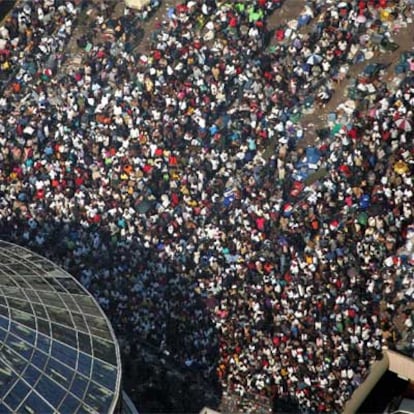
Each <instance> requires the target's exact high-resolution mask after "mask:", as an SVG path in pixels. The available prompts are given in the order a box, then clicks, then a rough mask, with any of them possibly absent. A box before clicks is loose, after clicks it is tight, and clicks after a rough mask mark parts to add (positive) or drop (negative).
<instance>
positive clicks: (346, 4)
mask: <svg viewBox="0 0 414 414" xmlns="http://www.w3.org/2000/svg"><path fill="white" fill-rule="evenodd" d="M337 7H338V9H343V8H345V7H348V3H347V2H346V1H341V2H340V3H339V4H338V6H337Z"/></svg>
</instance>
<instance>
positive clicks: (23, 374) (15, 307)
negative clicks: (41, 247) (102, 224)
mask: <svg viewBox="0 0 414 414" xmlns="http://www.w3.org/2000/svg"><path fill="white" fill-rule="evenodd" d="M120 382H121V362H120V354H119V346H118V343H117V341H116V338H115V335H114V333H113V330H112V327H111V325H110V323H109V321H108V319H107V318H106V316H105V314H104V313H103V311H102V309H101V308H100V307H99V305H98V304H97V302H96V301H95V300H94V298H93V297H92V296H91V295H90V294H89V293H88V292H87V291H86V289H85V288H83V287H82V286H81V285H80V283H79V282H77V281H76V280H75V279H74V278H73V277H72V276H71V275H70V274H68V273H67V272H65V271H64V270H62V269H61V268H59V267H58V266H56V265H55V264H53V263H52V262H50V261H49V260H47V259H45V258H43V257H41V256H39V255H37V254H35V253H33V252H31V251H29V250H27V249H25V248H22V247H19V246H16V245H14V244H10V243H6V242H2V241H0V413H15V412H18V413H28V414H33V413H42V414H46V413H55V412H59V413H70V414H74V413H79V414H80V413H99V414H101V413H112V412H114V411H115V409H116V406H117V401H118V397H119V394H120Z"/></svg>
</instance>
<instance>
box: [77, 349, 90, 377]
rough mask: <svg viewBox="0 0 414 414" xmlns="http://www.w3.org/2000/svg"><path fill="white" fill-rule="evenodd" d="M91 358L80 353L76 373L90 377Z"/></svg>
mask: <svg viewBox="0 0 414 414" xmlns="http://www.w3.org/2000/svg"><path fill="white" fill-rule="evenodd" d="M91 364H92V358H91V357H90V356H89V355H86V354H84V353H82V352H80V353H79V364H78V371H79V372H80V373H82V374H84V375H86V376H87V377H89V376H90V375H91Z"/></svg>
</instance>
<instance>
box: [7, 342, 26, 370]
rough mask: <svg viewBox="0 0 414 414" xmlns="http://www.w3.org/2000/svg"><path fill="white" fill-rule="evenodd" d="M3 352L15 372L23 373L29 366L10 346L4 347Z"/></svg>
mask: <svg viewBox="0 0 414 414" xmlns="http://www.w3.org/2000/svg"><path fill="white" fill-rule="evenodd" d="M2 352H3V356H4V358H5V359H6V360H7V361H8V362H9V363H10V365H11V366H12V367H13V369H14V370H15V371H17V372H21V371H22V370H23V369H24V368H25V366H26V365H27V361H26V360H25V359H23V358H22V357H21V356H20V355H19V354H17V353H16V352H14V351H13V350H11V349H10V348H9V347H8V346H6V345H4V346H3V348H2Z"/></svg>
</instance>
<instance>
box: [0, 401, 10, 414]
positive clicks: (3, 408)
mask: <svg viewBox="0 0 414 414" xmlns="http://www.w3.org/2000/svg"><path fill="white" fill-rule="evenodd" d="M12 412H13V411H10V409H9V408H7V407H6V406H5V405H4V404H3V403H2V402H1V401H0V413H1V414H9V413H10V414H12Z"/></svg>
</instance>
